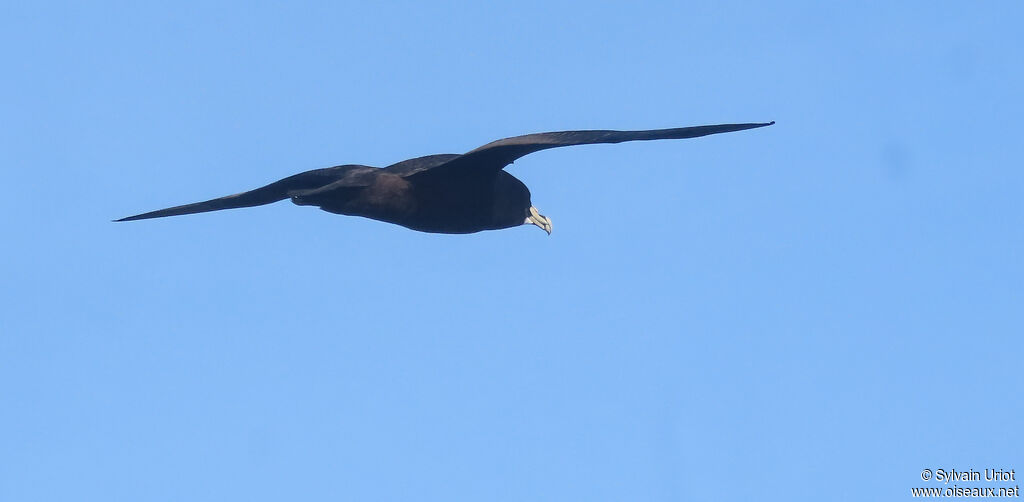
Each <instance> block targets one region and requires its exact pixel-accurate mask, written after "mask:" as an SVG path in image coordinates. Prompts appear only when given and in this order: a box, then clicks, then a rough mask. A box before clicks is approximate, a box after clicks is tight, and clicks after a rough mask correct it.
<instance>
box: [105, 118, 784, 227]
mask: <svg viewBox="0 0 1024 502" xmlns="http://www.w3.org/2000/svg"><path fill="white" fill-rule="evenodd" d="M774 123H775V121H771V122H759V123H744V124H717V125H702V126H692V127H678V128H672V129H651V130H643V131H614V130H578V131H558V132H544V133H536V134H527V135H524V136H514V137H510V138H504V139H499V140H497V141H492V142H490V143H487V144H486V145H483V146H481V147H479V148H476V149H474V150H470V151H469V152H467V153H464V154H437V155H427V156H424V157H416V158H412V159H409V160H403V161H401V162H398V163H396V164H392V165H390V166H387V167H383V168H380V167H371V166H365V165H360V164H346V165H340V166H334V167H327V168H322V169H314V170H311V171H306V172H302V173H299V174H295V175H293V176H289V177H287V178H284V179H281V180H278V181H275V182H273V183H270V184H269V185H266V186H263V187H260V188H256V189H254V190H249V191H247V192H241V193H237V194H234V195H228V196H225V197H219V198H216V199H210V200H207V201H203V202H196V203H193V204H185V205H181V206H175V207H169V208H166V209H160V210H157V211H150V212H148V213H142V214H137V215H134V216H128V217H125V218H121V219H118V220H114V221H115V222H120V221H133V220H144V219H149V218H162V217H165V216H178V215H183V214H193V213H204V212H207V211H219V210H221V209H234V208H242V207H252V206H261V205H264V204H270V203H273V202H277V201H281V200H284V199H290V200H291V201H292V202H293V203H295V204H297V205H300V206H317V207H319V208H320V209H322V210H324V211H328V212H331V213H336V214H342V215H348V216H362V217H365V218H370V219H373V220H378V221H383V222H387V223H394V224H397V225H401V226H403V227H406V228H409V229H412V230H417V231H420V232H430V233H442V234H470V233H475V232H480V231H484V230H499V229H504V228H511V227H517V226H521V225H536V226H537V227H539V228H540V229H542V230H544V231H545V232H547V234H548V235H551V230H552V225H551V218H549V217H547V216H544V215H543V214H541V213H540V210H538V209H537V208H536V207H535V206H534V205H533V202H532V201H531V200H530V190H529V189H528V188H527V187H526V184H524V183H523V182H522V181H520V180H518V179H517V178H516V177H514V176H512V175H511V174H509V173H508V172H507V171H505V167H507V166H509V165H511V164H512V163H513V162H515V161H516V160H518V159H519V158H521V157H523V156H526V155H529V154H531V153H534V152H539V151H541V150H547V149H549V148H559V147H565V146H576V145H589V144H597V143H622V142H625V141H648V140H661V139H684V138H696V137H700V136H707V135H711V134H719V133H726V132H734V131H742V130H746V129H754V128H757V127H765V126H770V125H772V124H774Z"/></svg>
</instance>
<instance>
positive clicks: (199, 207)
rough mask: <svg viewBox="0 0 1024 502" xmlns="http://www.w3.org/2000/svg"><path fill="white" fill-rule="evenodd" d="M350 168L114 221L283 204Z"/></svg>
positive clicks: (303, 175) (330, 169)
mask: <svg viewBox="0 0 1024 502" xmlns="http://www.w3.org/2000/svg"><path fill="white" fill-rule="evenodd" d="M347 167H349V166H338V167H328V168H325V169H314V170H312V171H306V172H304V173H299V174H296V175H294V176H289V177H287V178H284V179H282V180H279V181H275V182H273V183H271V184H269V185H266V186H263V187H260V188H257V189H255V190H249V191H248V192H242V193H236V194H234V195H227V196H224V197H218V198H216V199H210V200H207V201H203V202H195V203H192V204H185V205H181V206H174V207H169V208H166V209H159V210H157V211H150V212H148V213H142V214H136V215H135V216H128V217H126V218H121V219H119V220H114V221H133V220H145V219H149V218H163V217H164V216H178V215H182V214H193V213H205V212H207V211H219V210H221V209H235V208H240V207H252V206H262V205H264V204H270V203H273V202H277V201H279V200H284V199H287V198H288V197H289V196H290V194H291V193H292V192H295V191H299V190H310V189H313V188H318V187H321V186H324V185H327V184H330V183H332V182H334V181H336V180H338V179H339V178H341V177H343V176H344V175H345V174H346V172H347V171H348V170H346V169H344V168H347Z"/></svg>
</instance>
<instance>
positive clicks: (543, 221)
mask: <svg viewBox="0 0 1024 502" xmlns="http://www.w3.org/2000/svg"><path fill="white" fill-rule="evenodd" d="M523 225H537V226H538V227H540V229H541V230H543V231H545V232H547V233H548V235H551V218H548V217H547V216H544V215H543V214H540V213H539V212H538V211H537V208H535V207H533V206H530V215H529V216H527V217H526V221H524V222H523Z"/></svg>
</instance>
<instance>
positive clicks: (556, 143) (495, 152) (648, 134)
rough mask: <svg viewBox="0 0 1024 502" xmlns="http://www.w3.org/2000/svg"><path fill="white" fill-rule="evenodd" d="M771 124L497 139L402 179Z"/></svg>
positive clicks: (496, 167) (416, 168)
mask: <svg viewBox="0 0 1024 502" xmlns="http://www.w3.org/2000/svg"><path fill="white" fill-rule="evenodd" d="M774 123H775V122H774V121H773V122H763V123H749V124H718V125H705V126H695V127H679V128H675V129H653V130H648V131H608V130H590V131H560V132H542V133H537V134H527V135H525V136H515V137H512V138H505V139H499V140H498V141H493V142H491V143H488V144H486V145H484V146H481V147H480V148H477V149H475V150H471V151H469V152H467V153H465V154H463V155H458V156H452V157H453V158H451V159H450V160H446V161H445V162H442V163H439V164H435V165H429V164H427V163H423V164H421V165H415V166H413V169H409V170H408V171H410V172H408V173H406V174H404V176H412V175H415V174H418V173H426V172H429V173H431V174H440V173H442V172H444V173H452V172H456V171H468V170H499V169H503V168H504V167H505V166H507V165H509V164H511V163H512V162H514V161H515V160H516V159H518V158H520V157H523V156H525V155H529V154H531V153H534V152H539V151H541V150H547V149H548V148H558V147H561V146H574V145H589V144H595V143H622V142H624V141H647V140H654V139H684V138H696V137H700V136H707V135H709V134H719V133H723V132H733V131H742V130H744V129H753V128H756V127H764V126H769V125H772V124H774Z"/></svg>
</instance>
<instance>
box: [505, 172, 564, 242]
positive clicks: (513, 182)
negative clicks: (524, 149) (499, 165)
mask: <svg viewBox="0 0 1024 502" xmlns="http://www.w3.org/2000/svg"><path fill="white" fill-rule="evenodd" d="M493 202H494V208H493V213H492V218H493V219H494V222H495V227H496V228H508V227H515V226H519V225H537V227H539V228H540V229H541V230H543V231H545V232H547V233H548V235H551V218H548V217H547V216H544V215H543V214H540V212H539V211H537V208H536V207H534V206H533V203H532V202H530V189H529V188H526V185H525V184H524V183H523V182H522V181H519V180H518V179H516V178H515V177H514V176H512V175H511V174H509V173H507V172H505V171H501V172H500V173H499V174H498V176H497V177H496V179H495V185H494V199H493Z"/></svg>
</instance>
